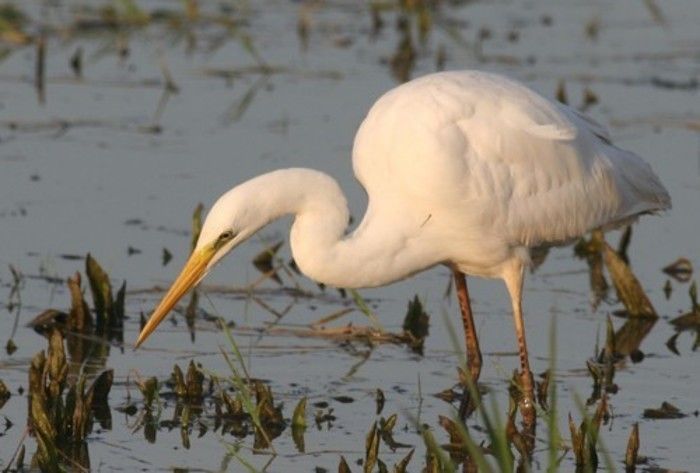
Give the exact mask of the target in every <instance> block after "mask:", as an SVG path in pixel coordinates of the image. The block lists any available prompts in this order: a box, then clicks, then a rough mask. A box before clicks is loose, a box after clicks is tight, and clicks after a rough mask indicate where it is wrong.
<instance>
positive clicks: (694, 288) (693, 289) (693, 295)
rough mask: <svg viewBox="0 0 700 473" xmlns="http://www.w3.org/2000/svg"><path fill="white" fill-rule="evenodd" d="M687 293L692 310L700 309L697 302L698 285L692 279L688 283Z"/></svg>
mask: <svg viewBox="0 0 700 473" xmlns="http://www.w3.org/2000/svg"><path fill="white" fill-rule="evenodd" d="M688 295H689V296H690V305H691V307H692V308H693V310H696V309H697V310H700V304H698V285H697V284H696V282H695V281H693V284H691V285H690V289H688Z"/></svg>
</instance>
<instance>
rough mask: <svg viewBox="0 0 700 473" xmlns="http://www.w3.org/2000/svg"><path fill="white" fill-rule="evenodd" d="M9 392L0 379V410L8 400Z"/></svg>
mask: <svg viewBox="0 0 700 473" xmlns="http://www.w3.org/2000/svg"><path fill="white" fill-rule="evenodd" d="M11 395H12V394H10V390H9V389H7V386H5V382H4V381H3V380H2V379H0V409H2V406H4V405H5V403H6V402H7V400H8V399H10V396H11Z"/></svg>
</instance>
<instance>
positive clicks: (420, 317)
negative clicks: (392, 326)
mask: <svg viewBox="0 0 700 473" xmlns="http://www.w3.org/2000/svg"><path fill="white" fill-rule="evenodd" d="M429 322H430V316H429V315H428V314H427V313H426V312H425V310H423V304H421V302H420V299H418V295H416V296H414V298H413V300H412V301H409V302H408V311H407V312H406V316H405V317H404V321H403V330H404V333H406V334H408V335H409V337H410V340H411V343H410V345H411V349H412V350H413V351H414V352H416V353H423V345H424V343H425V338H426V337H427V336H428V327H429Z"/></svg>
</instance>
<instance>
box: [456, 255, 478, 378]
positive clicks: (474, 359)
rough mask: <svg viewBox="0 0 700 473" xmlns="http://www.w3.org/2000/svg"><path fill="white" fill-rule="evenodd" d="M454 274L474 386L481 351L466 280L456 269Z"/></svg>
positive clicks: (468, 364)
mask: <svg viewBox="0 0 700 473" xmlns="http://www.w3.org/2000/svg"><path fill="white" fill-rule="evenodd" d="M452 272H453V274H454V280H455V287H456V288H457V299H458V300H459V308H460V309H461V311H462V323H463V324H464V340H465V342H466V348H467V366H468V367H469V374H470V375H471V378H472V381H473V382H474V384H476V382H477V381H478V380H479V375H480V374H481V350H480V349H479V339H478V338H476V326H475V325H474V318H473V317H472V307H471V304H470V303H469V291H468V290H467V279H466V278H465V276H464V273H462V272H461V271H459V270H457V269H453V270H452Z"/></svg>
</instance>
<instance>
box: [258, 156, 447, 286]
mask: <svg viewBox="0 0 700 473" xmlns="http://www.w3.org/2000/svg"><path fill="white" fill-rule="evenodd" d="M256 179H264V180H265V181H267V182H265V187H266V188H267V189H274V192H267V193H266V194H267V196H266V197H265V198H264V200H265V201H266V202H265V204H264V205H265V206H266V207H267V206H269V207H268V209H275V210H274V211H269V212H265V213H267V220H268V221H269V220H272V219H274V218H277V217H279V216H282V215H283V214H289V213H291V214H293V215H294V216H295V219H294V223H293V225H292V229H291V233H290V242H291V248H292V254H293V256H294V260H295V262H296V264H297V265H298V266H299V269H301V271H302V272H303V273H304V274H306V275H307V276H309V277H310V278H312V279H314V280H316V281H318V282H322V283H324V284H327V285H330V286H335V287H343V288H359V287H374V286H381V285H384V284H388V283H390V282H393V281H397V280H400V279H403V278H405V277H408V276H410V275H411V274H413V273H415V272H418V271H420V270H423V269H425V268H427V267H429V266H432V265H433V264H435V263H436V262H437V261H431V260H430V257H429V256H427V255H426V248H425V247H424V245H421V244H420V242H419V241H416V239H411V238H409V237H408V235H407V234H406V232H404V231H402V227H401V225H400V224H399V223H398V222H392V221H388V222H387V221H386V220H385V219H384V218H380V215H378V214H377V213H376V212H372V211H368V213H367V215H365V217H364V219H363V221H362V223H361V224H360V225H359V227H358V229H357V230H355V231H354V232H353V233H352V234H350V235H347V236H346V235H345V233H346V229H347V225H348V220H349V212H348V207H347V201H346V199H345V196H344V195H343V193H342V191H341V189H340V187H339V186H338V184H337V182H336V181H335V180H334V179H333V178H332V177H330V176H328V175H327V174H324V173H321V172H318V171H314V170H310V169H283V170H279V171H274V172H272V173H269V174H266V175H264V176H261V177H259V178H256ZM261 210H262V209H261ZM263 211H264V210H263ZM388 218H389V219H391V218H392V217H390V216H389V217H388Z"/></svg>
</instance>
